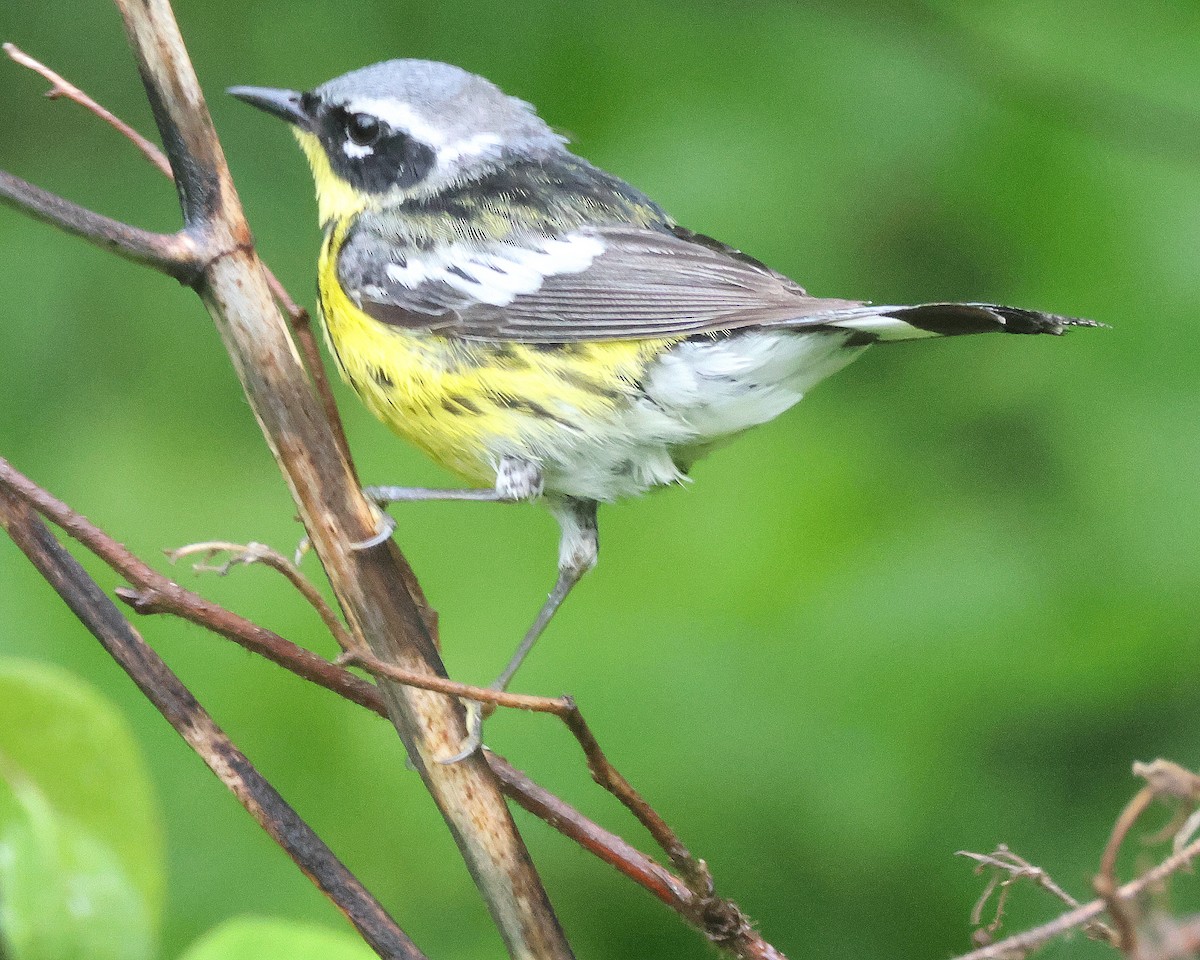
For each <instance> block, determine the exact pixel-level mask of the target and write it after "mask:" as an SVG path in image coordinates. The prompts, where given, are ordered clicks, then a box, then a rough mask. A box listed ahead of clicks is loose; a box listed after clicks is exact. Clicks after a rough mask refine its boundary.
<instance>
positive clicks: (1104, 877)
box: [1092, 784, 1157, 960]
mask: <svg viewBox="0 0 1200 960" xmlns="http://www.w3.org/2000/svg"><path fill="white" fill-rule="evenodd" d="M1156 795H1157V791H1156V790H1155V788H1154V787H1153V786H1152V785H1150V784H1147V785H1146V786H1144V787H1142V789H1141V790H1139V791H1138V792H1137V793H1135V794H1134V795H1133V799H1132V800H1130V801H1129V803H1127V804H1126V805H1125V809H1124V810H1122V811H1121V815H1120V816H1119V817H1117V822H1116V823H1115V824H1113V829H1112V834H1111V835H1110V836H1109V838H1108V843H1107V844H1106V845H1105V847H1104V854H1103V855H1102V856H1101V858H1100V872H1099V873H1098V874H1096V877H1095V879H1094V880H1093V881H1092V886H1093V887H1094V888H1095V890H1096V893H1098V894H1099V895H1100V899H1101V900H1103V901H1104V904H1105V906H1106V907H1108V915H1109V916H1110V917H1112V920H1113V924H1114V925H1115V926H1116V928H1117V944H1116V945H1117V948H1118V949H1120V950H1121V951H1122V952H1124V954H1125V955H1126V956H1127V957H1129V958H1130V960H1141V956H1142V952H1141V950H1140V949H1139V945H1138V935H1137V922H1136V918H1135V917H1134V916H1133V914H1132V913H1131V912H1130V911H1129V910H1128V909H1127V905H1126V904H1125V903H1123V902H1122V901H1121V900H1120V898H1118V897H1117V855H1118V854H1119V853H1120V852H1121V847H1122V846H1123V845H1124V843H1125V838H1126V837H1127V836H1128V835H1129V831H1130V830H1132V829H1133V825H1134V824H1135V823H1137V821H1138V819H1139V818H1140V817H1141V815H1142V814H1143V813H1145V812H1146V810H1147V809H1148V808H1149V807H1150V804H1152V803H1153V802H1154V799H1155V797H1156Z"/></svg>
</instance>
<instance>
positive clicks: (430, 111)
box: [313, 60, 566, 148]
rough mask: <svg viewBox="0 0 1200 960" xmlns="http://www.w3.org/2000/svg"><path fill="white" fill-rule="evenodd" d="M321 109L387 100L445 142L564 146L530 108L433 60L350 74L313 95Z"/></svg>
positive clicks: (400, 62)
mask: <svg viewBox="0 0 1200 960" xmlns="http://www.w3.org/2000/svg"><path fill="white" fill-rule="evenodd" d="M313 92H314V93H315V94H316V95H317V96H319V97H320V98H321V100H322V101H324V102H325V103H326V104H330V105H339V104H342V105H344V104H352V103H353V102H354V101H356V100H358V101H361V100H369V99H380V100H384V99H391V100H396V101H399V102H400V103H405V104H408V105H410V106H411V107H412V108H413V110H414V111H415V112H416V113H418V114H419V115H420V116H421V117H422V118H424V119H425V120H426V121H427V122H428V123H429V124H430V125H432V126H434V127H436V128H437V129H438V130H440V131H441V132H442V133H443V134H444V135H445V138H446V140H447V141H448V142H454V141H456V140H460V139H465V138H467V137H470V136H472V135H474V134H478V133H494V134H496V135H497V136H498V137H499V138H500V139H501V140H502V141H503V142H504V144H505V145H507V146H510V147H524V148H531V147H538V146H544V147H553V146H558V145H560V144H562V143H565V142H566V140H565V138H564V137H561V136H559V135H558V134H556V133H555V132H554V131H553V130H551V129H550V127H549V125H548V124H546V122H545V121H544V120H542V119H541V117H539V116H538V115H537V112H536V111H535V110H534V108H533V106H532V105H531V104H528V103H526V102H525V101H524V100H519V99H517V98H516V97H510V96H509V95H508V94H506V93H505V92H504V91H503V90H501V89H500V88H499V87H497V86H496V85H495V84H494V83H492V82H491V81H490V80H486V79H484V78H483V77H480V76H477V75H476V74H473V73H468V72H467V71H466V70H463V69H462V68H461V67H456V66H452V65H451V64H448V63H438V62H437V61H434V60H388V61H385V62H384V63H376V64H372V65H371V66H369V67H363V68H362V69H361V70H354V71H352V72H351V73H347V74H344V75H342V76H340V77H337V78H336V79H333V80H330V81H329V82H328V83H325V84H322V85H321V86H319V87H317V88H316V90H314V91H313Z"/></svg>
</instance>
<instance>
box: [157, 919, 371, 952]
mask: <svg viewBox="0 0 1200 960" xmlns="http://www.w3.org/2000/svg"><path fill="white" fill-rule="evenodd" d="M264 957H286V958H287V960H376V954H375V951H374V950H372V949H371V948H370V947H368V946H367V945H366V944H365V943H363V942H362V941H361V940H359V939H358V938H357V937H355V936H354V935H353V934H350V933H345V932H340V931H335V930H329V929H327V928H326V927H320V926H316V925H315V924H308V923H295V922H293V921H287V920H268V919H265V918H259V917H238V918H237V919H234V920H230V921H228V922H227V923H223V924H221V926H219V927H217V928H216V929H215V930H212V931H210V932H209V933H208V934H206V935H205V936H204V937H202V938H201V939H200V940H198V941H197V942H196V943H194V944H192V947H191V949H190V950H188V952H187V953H186V954H184V956H183V957H182V958H181V960H262V958H264Z"/></svg>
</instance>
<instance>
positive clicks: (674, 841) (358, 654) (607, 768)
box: [338, 650, 713, 897]
mask: <svg viewBox="0 0 1200 960" xmlns="http://www.w3.org/2000/svg"><path fill="white" fill-rule="evenodd" d="M338 662H339V663H341V664H343V665H349V666H357V667H362V668H363V669H364V670H366V671H368V672H369V673H371V674H373V675H374V676H377V677H390V678H391V679H393V680H396V681H398V682H400V683H404V684H411V685H412V686H416V687H420V688H421V689H423V690H436V691H437V692H438V693H446V694H449V695H451V696H455V697H463V698H466V699H468V700H476V701H478V702H480V703H488V704H493V705H494V706H497V707H505V708H509V709H515V710H531V711H534V712H535V713H549V714H552V715H554V716H556V717H558V718H559V719H560V720H562V722H563V723H564V724H565V725H566V727H567V729H568V730H570V731H571V735H572V736H574V737H575V739H576V741H578V743H579V746H580V748H581V749H582V750H583V755H584V757H585V758H586V759H587V766H588V771H589V772H590V773H591V775H592V779H593V780H595V781H596V783H597V784H599V785H600V786H601V787H603V788H604V789H605V790H607V791H608V792H609V793H611V794H612V795H613V796H614V797H616V798H617V799H618V800H620V801H621V803H622V804H624V806H625V807H626V808H627V809H628V810H629V812H630V813H632V814H633V815H634V817H636V818H637V821H638V822H639V823H640V824H642V826H644V827H645V828H646V829H647V830H648V831H649V833H650V835H651V836H652V837H653V838H654V841H655V842H656V843H657V844H658V845H659V846H660V847H661V848H662V849H663V852H664V853H666V855H667V856H668V857H669V858H670V860H671V863H672V864H673V865H674V867H675V869H676V870H678V871H679V872H680V873H681V874H683V877H684V879H685V880H686V882H687V884H688V887H689V888H690V889H691V890H692V892H693V893H695V894H696V895H697V896H699V897H709V896H711V895H712V892H713V880H712V874H711V873H709V870H708V866H707V865H706V864H705V863H704V861H703V860H698V859H696V858H695V857H693V856H692V854H691V852H690V851H689V850H688V848H687V847H686V846H685V845H684V844H683V841H681V840H680V839H679V837H678V836H677V835H676V834H675V832H674V831H673V830H672V829H671V828H670V827H669V826H668V825H667V822H666V821H665V820H663V818H662V817H661V816H659V814H658V812H657V811H655V809H654V808H653V807H651V806H650V804H649V803H647V802H646V800H645V798H644V797H643V796H642V795H641V794H640V793H638V792H637V790H635V789H634V787H633V785H632V784H631V783H630V782H629V781H628V780H626V779H625V777H624V776H622V775H621V772H620V771H619V770H617V768H616V767H614V766H613V764H612V762H611V761H610V760H609V759H608V757H607V756H605V754H604V750H603V749H602V748H601V746H600V743H599V741H597V740H596V736H595V734H593V733H592V730H591V727H589V726H588V723H587V721H586V720H585V719H584V718H583V714H582V713H581V712H580V711H579V707H578V706H577V705H576V703H575V701H574V699H573V698H571V697H569V696H568V697H533V696H526V695H524V694H518V693H509V692H508V691H506V690H493V689H491V688H488V687H473V686H470V685H468V684H465V683H457V682H456V681H453V680H447V679H443V678H441V677H428V676H422V675H420V674H413V673H411V672H409V671H405V670H400V669H398V668H396V667H394V666H392V665H391V664H389V663H383V662H382V661H380V660H379V659H377V658H376V657H373V656H371V655H370V654H369V653H364V652H362V651H358V650H353V651H349V652H347V653H344V654H342V655H341V656H340V657H338Z"/></svg>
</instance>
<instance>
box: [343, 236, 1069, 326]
mask: <svg viewBox="0 0 1200 960" xmlns="http://www.w3.org/2000/svg"><path fill="white" fill-rule="evenodd" d="M381 257H383V258H386V259H380V258H381ZM339 274H340V277H341V280H342V283H343V286H345V288H346V289H347V292H348V293H349V294H350V295H351V296H352V297H353V298H354V299H355V300H356V302H357V303H358V304H359V305H360V306H361V307H362V309H363V310H364V311H365V312H366V313H367V314H368V315H370V316H371V317H373V318H374V319H376V320H378V321H380V322H382V323H385V324H389V325H392V326H397V327H402V328H405V329H411V330H426V331H431V332H437V333H439V334H442V335H445V336H453V337H459V338H462V339H467V340H510V341H517V342H524V343H565V342H573V341H580V340H626V339H650V338H657V337H679V336H690V335H693V334H699V333H719V332H723V331H729V330H736V329H742V328H746V327H755V326H760V327H785V328H797V329H799V328H816V329H820V328H826V329H844V330H847V331H850V332H851V333H852V335H853V336H854V338H855V340H856V342H861V343H871V342H875V341H878V340H894V339H910V338H912V337H920V336H937V335H948V334H959V333H981V332H987V331H993V330H994V331H1007V332H1011V333H1043V332H1045V333H1060V332H1061V331H1062V327H1063V326H1064V325H1068V324H1070V323H1071V322H1072V321H1070V320H1068V319H1067V318H1061V317H1053V316H1051V315H1049V314H1039V313H1034V312H1033V311H1025V310H1016V309H1013V308H1007V307H993V306H991V305H988V304H927V305H923V306H917V307H879V306H871V305H868V304H865V303H862V302H861V301H854V300H835V299H823V298H819V297H812V296H809V295H808V294H807V293H806V292H805V291H804V289H803V288H801V287H800V286H799V285H798V284H796V283H794V282H793V281H791V280H789V279H788V278H787V277H785V276H783V275H782V274H779V273H776V272H774V271H772V270H770V269H768V268H767V267H765V266H764V265H763V264H761V263H759V262H758V261H757V260H754V259H752V258H751V257H748V256H746V255H744V254H742V253H740V252H739V251H737V250H734V249H732V248H730V247H726V246H724V245H722V244H720V243H718V242H717V241H715V240H711V239H710V238H707V237H704V236H701V235H699V234H694V233H691V232H689V231H686V230H683V229H682V228H663V229H654V228H644V227H638V226H632V225H620V226H589V227H583V228H580V229H578V230H575V231H571V232H567V233H562V234H559V235H557V236H546V235H542V234H526V235H523V236H514V237H512V238H511V239H508V240H504V241H478V240H472V239H470V238H468V237H460V238H458V239H456V240H455V241H454V242H451V243H448V244H439V245H436V246H434V247H432V248H431V249H425V250H422V249H419V248H414V247H408V248H399V247H397V245H396V244H395V243H394V242H392V243H388V242H386V241H385V239H384V238H382V237H380V236H378V235H376V236H374V237H370V238H369V239H368V240H366V241H364V238H362V237H355V236H352V237H351V238H349V239H348V240H347V242H346V244H345V246H344V247H343V251H342V254H341V257H340V259H339Z"/></svg>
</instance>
